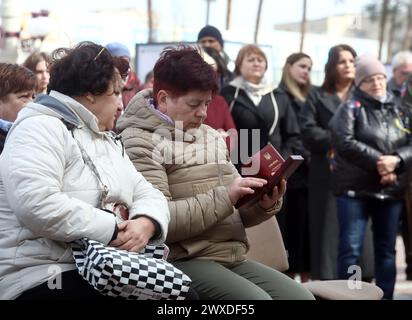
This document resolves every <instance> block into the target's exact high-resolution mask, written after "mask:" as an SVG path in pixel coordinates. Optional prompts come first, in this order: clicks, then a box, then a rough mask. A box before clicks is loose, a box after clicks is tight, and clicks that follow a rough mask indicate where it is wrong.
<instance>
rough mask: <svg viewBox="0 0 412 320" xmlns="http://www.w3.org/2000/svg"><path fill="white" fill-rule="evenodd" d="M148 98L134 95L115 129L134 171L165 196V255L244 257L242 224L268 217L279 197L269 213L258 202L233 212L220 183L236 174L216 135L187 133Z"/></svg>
mask: <svg viewBox="0 0 412 320" xmlns="http://www.w3.org/2000/svg"><path fill="white" fill-rule="evenodd" d="M151 97H152V91H151V90H150V89H148V90H144V91H142V92H140V93H139V94H137V95H136V96H135V97H134V98H133V99H132V100H131V102H130V103H129V106H128V107H127V109H126V111H125V113H124V114H123V115H122V116H121V117H120V119H119V120H118V122H117V127H118V130H119V133H121V136H122V140H123V143H124V145H125V147H126V151H127V153H128V155H129V157H130V159H131V160H132V162H133V164H134V165H135V167H136V169H137V170H138V171H140V172H141V173H142V174H143V175H144V177H145V178H146V179H147V180H148V181H150V182H151V183H152V184H153V185H154V186H155V187H157V188H158V189H159V190H160V191H162V192H163V194H164V195H165V196H166V198H167V200H168V203H169V210H170V216H171V220H170V224H169V232H168V237H167V240H166V243H167V244H168V245H169V246H170V249H171V250H170V251H171V252H170V255H169V259H170V260H171V261H175V260H180V259H187V258H201V259H211V260H214V261H218V262H221V263H225V264H231V263H236V262H240V261H242V260H244V259H245V253H246V252H247V250H248V242H247V239H246V234H245V227H250V226H254V225H257V224H259V223H261V222H263V221H265V220H267V219H269V218H270V217H271V216H273V215H274V214H275V213H276V212H278V211H279V209H280V206H281V201H279V206H276V209H273V210H272V211H269V212H268V211H265V210H263V209H262V208H260V207H259V206H258V205H256V206H254V207H252V208H248V209H247V210H241V211H240V212H238V211H237V210H235V209H234V207H233V206H232V203H231V201H230V199H229V196H228V192H227V189H226V186H227V185H229V184H230V183H231V182H232V181H233V180H234V178H236V177H237V176H238V173H237V171H236V169H235V167H234V166H233V164H232V163H231V162H230V159H229V155H228V151H227V148H226V144H225V142H224V140H223V139H222V138H221V136H220V134H219V133H218V132H217V131H215V130H214V129H212V128H210V127H209V126H206V125H201V126H200V128H199V129H196V130H191V131H190V132H183V131H181V130H179V129H175V127H174V125H172V124H170V123H168V122H167V120H165V119H162V118H161V117H160V116H159V114H158V111H156V110H154V109H152V108H150V107H149V105H150V102H149V99H150V98H151ZM194 155H195V156H194Z"/></svg>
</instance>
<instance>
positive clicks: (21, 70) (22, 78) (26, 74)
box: [0, 63, 37, 99]
mask: <svg viewBox="0 0 412 320" xmlns="http://www.w3.org/2000/svg"><path fill="white" fill-rule="evenodd" d="M0 79H1V81H0V99H3V98H4V97H5V96H7V95H8V94H9V93H17V92H22V91H28V90H33V92H34V91H35V88H36V84H37V79H36V75H35V74H34V73H33V72H32V71H30V70H29V69H27V68H26V67H23V66H19V65H18V64H11V63H0Z"/></svg>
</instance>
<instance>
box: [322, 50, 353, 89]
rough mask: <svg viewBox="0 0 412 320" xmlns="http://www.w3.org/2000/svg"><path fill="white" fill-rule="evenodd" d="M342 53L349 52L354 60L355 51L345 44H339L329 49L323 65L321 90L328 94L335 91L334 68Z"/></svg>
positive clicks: (336, 76) (335, 71)
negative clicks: (323, 74) (326, 59)
mask: <svg viewBox="0 0 412 320" xmlns="http://www.w3.org/2000/svg"><path fill="white" fill-rule="evenodd" d="M342 51H349V52H350V53H351V54H352V55H353V58H356V51H355V49H353V48H352V47H351V46H349V45H347V44H339V45H337V46H334V47H332V48H330V50H329V54H328V61H327V62H326V64H325V80H324V81H323V84H322V88H323V89H325V90H326V91H327V92H329V93H334V92H335V91H336V83H337V80H338V72H337V70H336V66H337V65H338V62H339V56H340V53H341V52H342Z"/></svg>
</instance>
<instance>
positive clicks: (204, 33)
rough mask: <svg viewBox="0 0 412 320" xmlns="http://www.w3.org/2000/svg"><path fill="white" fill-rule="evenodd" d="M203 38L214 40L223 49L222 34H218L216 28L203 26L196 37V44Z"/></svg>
mask: <svg viewBox="0 0 412 320" xmlns="http://www.w3.org/2000/svg"><path fill="white" fill-rule="evenodd" d="M204 37H212V38H215V39H216V40H217V41H218V42H219V43H220V45H221V46H222V48H223V38H222V34H221V33H220V31H219V30H218V29H217V28H216V27H214V26H205V27H203V28H202V30H200V31H199V34H198V35H197V42H199V41H200V39H202V38H204Z"/></svg>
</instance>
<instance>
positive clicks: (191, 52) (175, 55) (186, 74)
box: [153, 46, 217, 100]
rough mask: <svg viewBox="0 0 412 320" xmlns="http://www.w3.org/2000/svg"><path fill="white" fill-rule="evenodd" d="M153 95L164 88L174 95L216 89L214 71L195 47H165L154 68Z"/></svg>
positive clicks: (213, 91)
mask: <svg viewBox="0 0 412 320" xmlns="http://www.w3.org/2000/svg"><path fill="white" fill-rule="evenodd" d="M153 73H154V81H153V96H154V98H155V100H156V96H157V94H158V92H159V91H160V90H166V91H168V92H170V94H171V95H172V96H174V97H180V96H182V95H184V94H186V93H188V92H189V91H192V90H199V91H209V90H210V91H212V94H215V93H216V91H217V84H216V73H215V71H214V70H213V68H212V67H211V66H210V65H209V64H208V63H207V62H205V61H204V60H203V58H202V57H201V56H200V54H199V53H198V52H197V50H196V49H195V48H192V47H188V46H179V47H177V48H171V47H168V48H166V49H165V50H164V51H163V52H162V53H161V55H160V58H159V60H157V62H156V64H155V66H154V68H153Z"/></svg>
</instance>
